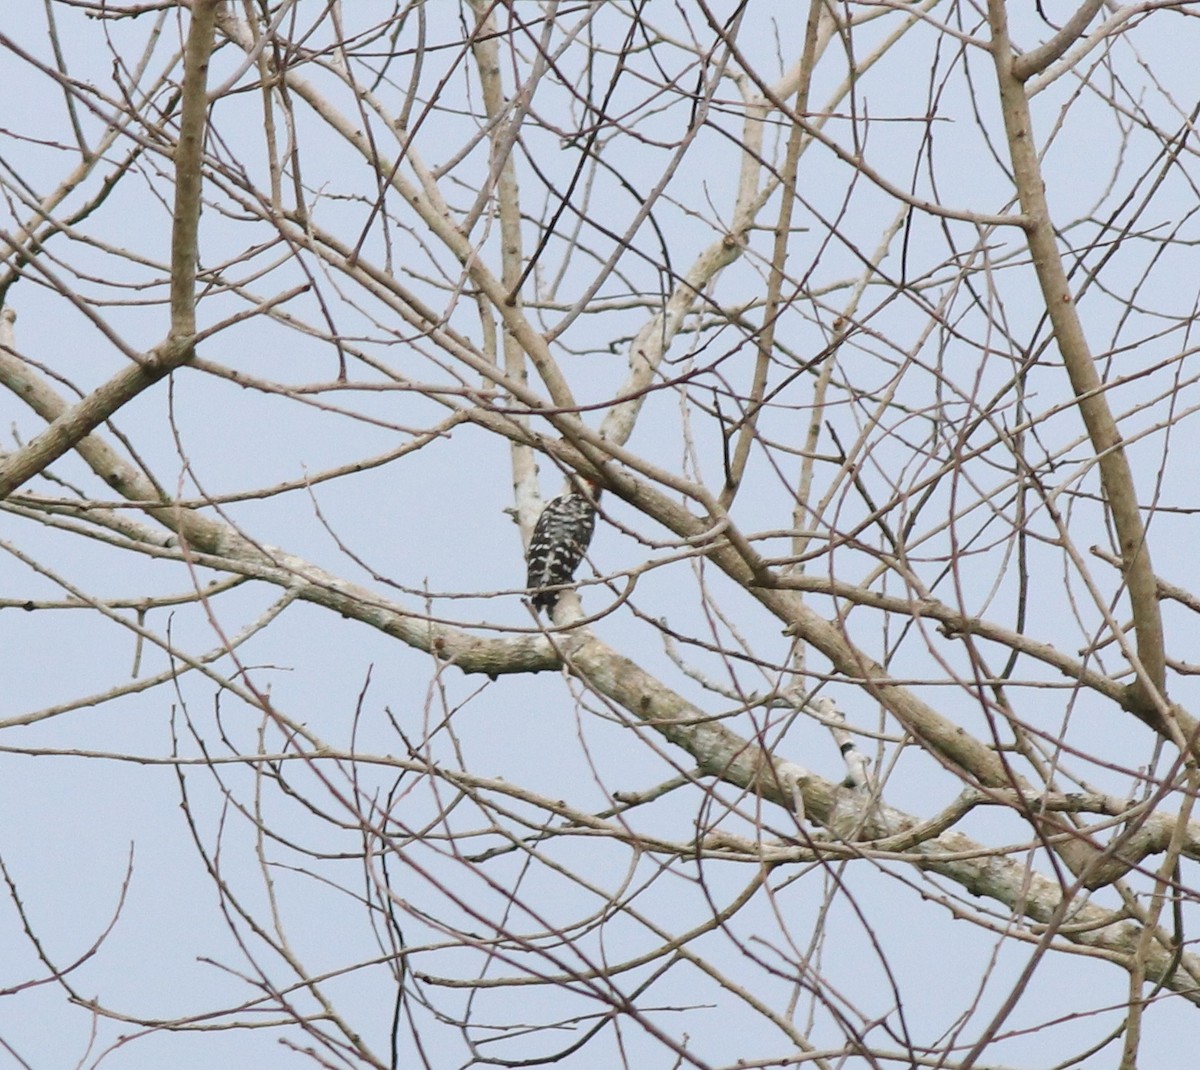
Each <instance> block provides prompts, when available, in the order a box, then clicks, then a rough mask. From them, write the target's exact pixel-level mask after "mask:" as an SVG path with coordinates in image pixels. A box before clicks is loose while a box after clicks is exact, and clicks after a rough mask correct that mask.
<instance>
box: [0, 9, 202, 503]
mask: <svg viewBox="0 0 1200 1070" xmlns="http://www.w3.org/2000/svg"><path fill="white" fill-rule="evenodd" d="M219 6H220V0H196V2H195V3H194V4H193V5H192V21H191V25H190V27H189V29H188V38H187V45H186V47H185V50H184V63H183V104H182V112H181V117H180V125H179V144H178V146H177V148H176V152H175V221H174V226H173V229H172V233H171V324H170V329H169V331H168V334H167V338H166V339H165V340H164V341H163V342H162V343H161V344H159V345H158V346H156V347H155V348H154V349H152V350H150V352H149V353H147V354H146V355H145V357H144V359H142V360H141V361H139V362H137V363H135V364H133V365H131V366H130V367H127V368H124V369H122V370H121V371H120V372H118V373H117V374H116V375H114V376H113V377H112V378H111V379H110V380H109V381H108V382H107V383H105V384H104V385H103V386H101V387H99V388H98V389H96V390H94V391H93V392H92V393H91V394H89V395H88V396H87V397H86V398H84V399H83V400H82V401H80V402H79V403H78V404H76V405H74V406H72V407H71V408H69V409H67V410H66V411H64V412H62V413H61V414H60V415H59V416H57V417H56V418H55V419H54V420H53V421H52V422H51V423H50V426H49V427H47V428H46V429H45V431H43V432H42V433H41V434H40V435H38V436H37V437H36V438H35V439H34V440H33V441H32V442H30V443H29V444H28V445H26V446H24V447H23V448H22V449H20V450H18V451H16V452H15V453H13V454H11V455H10V456H8V457H6V458H4V460H3V462H0V498H6V497H8V495H10V494H11V493H12V492H13V491H14V490H16V489H17V487H19V486H21V484H22V483H24V482H25V481H26V480H28V479H30V478H31V477H33V476H35V475H37V473H38V472H41V471H42V470H43V469H45V468H46V466H47V465H50V464H52V463H53V462H54V461H56V460H57V459H58V458H59V457H61V456H62V455H63V454H64V453H66V452H67V451H68V450H70V449H72V448H74V447H75V446H76V445H77V444H78V443H79V442H80V441H81V440H82V439H83V438H85V437H86V436H87V435H88V434H90V433H91V432H92V431H93V430H95V428H97V427H99V426H100V424H102V423H103V422H104V421H105V420H107V419H108V418H109V417H111V416H112V415H113V413H115V412H116V411H117V410H118V409H119V408H121V406H122V405H125V404H126V403H127V402H129V401H130V400H131V399H133V398H135V397H137V395H138V394H140V393H142V391H144V390H146V389H147V387H150V386H152V385H153V384H154V383H156V382H158V381H159V380H160V379H161V378H163V376H165V375H166V374H167V373H168V372H170V371H172V370H173V369H174V368H178V367H179V366H180V365H181V364H184V363H185V362H186V361H187V360H188V359H189V358H190V357H191V356H192V355H193V352H194V349H193V344H192V343H193V338H194V336H195V333H196V292H195V291H196V257H197V232H198V229H199V223H200V191H201V167H200V164H201V157H202V155H203V152H204V134H205V127H206V119H207V114H208V101H207V93H206V87H207V81H208V61H209V57H210V56H211V55H212V50H213V40H214V29H215V26H216V17H217V8H218V7H219Z"/></svg>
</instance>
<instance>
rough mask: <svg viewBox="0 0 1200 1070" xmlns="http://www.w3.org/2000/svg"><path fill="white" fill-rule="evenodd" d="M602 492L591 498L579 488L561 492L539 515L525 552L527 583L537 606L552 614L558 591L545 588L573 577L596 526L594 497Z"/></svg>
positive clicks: (556, 585) (560, 583)
mask: <svg viewBox="0 0 1200 1070" xmlns="http://www.w3.org/2000/svg"><path fill="white" fill-rule="evenodd" d="M599 495H600V492H599V491H598V490H597V491H593V492H592V493H591V496H590V497H589V496H588V495H587V494H584V493H581V492H579V491H573V492H571V493H570V494H563V495H560V496H559V497H557V498H555V499H553V500H552V501H550V502H548V503H547V505H546V508H545V509H543V510H542V515H541V516H539V517H538V522H537V524H536V526H535V527H534V529H533V538H532V539H530V540H529V552H528V553H527V554H526V555H525V559H526V561H527V562H528V563H529V578H528V579H527V580H526V583H525V586H526V587H528V588H529V591H530V595H531V597H532V601H533V604H534V607H535V608H537V609H544V610H546V612H547V613H552V612H553V611H554V606H555V605H556V603H557V602H558V595H559V592H558V591H556V590H555V591H549V590H546V588H547V587H559V586H562V585H563V584H567V583H570V582H571V580H572V579H574V577H575V569H576V568H578V567H579V562H580V561H582V560H583V555H584V553H586V552H587V548H588V543H590V542H591V541H592V532H593V531H595V529H596V507H595V499H596V498H598V497H599Z"/></svg>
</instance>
